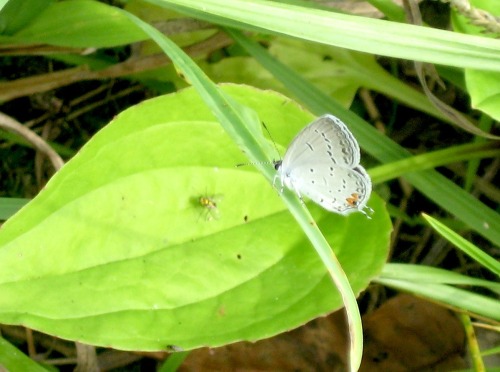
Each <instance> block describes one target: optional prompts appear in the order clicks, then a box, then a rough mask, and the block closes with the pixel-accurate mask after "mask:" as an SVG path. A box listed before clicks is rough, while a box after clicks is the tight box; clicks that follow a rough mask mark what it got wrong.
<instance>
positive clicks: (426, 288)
mask: <svg viewBox="0 0 500 372" xmlns="http://www.w3.org/2000/svg"><path fill="white" fill-rule="evenodd" d="M374 282H376V283H379V284H382V285H385V286H387V287H390V288H394V289H398V290H402V291H405V292H409V293H412V294H415V295H417V296H423V297H426V298H429V299H431V300H433V301H438V302H441V303H443V304H446V305H447V306H452V307H455V308H457V309H463V310H466V311H470V312H472V313H474V314H477V315H480V316H484V317H487V318H490V319H494V320H500V302H498V300H496V299H491V298H488V297H485V296H482V295H479V294H476V293H472V292H469V291H466V290H463V289H459V288H455V287H451V286H448V285H444V284H429V283H425V284H422V283H419V282H414V281H407V280H397V279H386V278H383V277H380V278H377V279H375V280H374Z"/></svg>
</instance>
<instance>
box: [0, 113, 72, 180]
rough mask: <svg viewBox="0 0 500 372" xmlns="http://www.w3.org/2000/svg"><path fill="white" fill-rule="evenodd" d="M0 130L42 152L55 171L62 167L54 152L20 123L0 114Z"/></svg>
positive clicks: (57, 155) (61, 162) (60, 160)
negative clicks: (11, 134) (11, 133)
mask: <svg viewBox="0 0 500 372" xmlns="http://www.w3.org/2000/svg"><path fill="white" fill-rule="evenodd" d="M0 128H2V129H5V130H7V131H9V132H14V133H16V134H18V135H20V136H21V137H23V138H24V139H25V140H27V141H28V142H29V143H31V144H32V145H33V147H34V148H35V149H37V150H38V151H40V152H42V153H43V154H44V155H46V156H47V157H48V158H49V160H50V162H51V163H52V165H53V167H54V168H55V169H56V171H57V170H59V169H61V167H62V166H63V165H64V161H63V160H62V158H61V157H60V156H59V154H58V153H57V152H55V151H54V150H53V149H52V148H51V147H50V146H49V145H48V144H47V142H45V141H44V140H43V138H41V137H40V136H39V135H38V134H36V133H35V132H33V131H32V130H31V129H28V128H26V127H25V126H24V125H22V124H21V123H20V122H18V121H17V120H15V119H14V118H12V117H10V116H8V115H6V114H4V113H2V112H0Z"/></svg>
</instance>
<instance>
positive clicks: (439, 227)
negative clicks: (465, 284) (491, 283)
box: [423, 214, 500, 276]
mask: <svg viewBox="0 0 500 372" xmlns="http://www.w3.org/2000/svg"><path fill="white" fill-rule="evenodd" d="M423 217H424V218H425V220H426V221H427V222H428V223H429V225H431V226H432V228H433V229H434V230H436V231H437V232H438V233H439V234H440V235H441V236H442V237H444V238H445V239H446V240H448V241H449V242H450V243H452V244H453V245H454V246H455V247H457V248H458V249H460V250H461V251H462V252H464V253H465V254H467V255H468V256H469V257H471V258H472V259H474V260H476V261H477V262H478V263H480V264H481V265H483V266H484V267H486V268H487V269H489V270H491V271H492V272H493V273H495V274H496V275H497V276H500V262H498V261H497V260H496V259H494V258H493V257H491V256H489V255H488V254H486V253H485V252H483V251H482V250H481V249H479V248H478V247H476V246H475V245H474V244H472V243H471V242H469V241H468V240H466V239H464V238H462V237H461V236H460V235H458V234H457V233H456V232H454V231H453V230H451V229H449V228H448V227H446V226H445V225H443V224H442V223H441V222H439V221H438V220H436V219H434V218H432V217H431V216H428V215H426V214H424V215H423Z"/></svg>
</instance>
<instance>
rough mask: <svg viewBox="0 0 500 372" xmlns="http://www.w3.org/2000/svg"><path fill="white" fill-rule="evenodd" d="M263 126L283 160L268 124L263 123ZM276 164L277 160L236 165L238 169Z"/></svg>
mask: <svg viewBox="0 0 500 372" xmlns="http://www.w3.org/2000/svg"><path fill="white" fill-rule="evenodd" d="M262 126H263V127H264V129H265V130H266V132H267V134H268V135H269V139H270V140H271V142H272V143H273V146H274V149H275V150H276V153H277V154H278V156H279V158H280V159H282V158H283V157H282V156H281V153H280V152H279V150H278V146H276V142H274V139H273V136H271V132H270V131H269V129H267V126H266V123H264V122H262ZM275 163H276V161H275V160H273V161H259V162H256V163H240V164H236V165H235V166H236V167H243V166H246V165H255V164H275Z"/></svg>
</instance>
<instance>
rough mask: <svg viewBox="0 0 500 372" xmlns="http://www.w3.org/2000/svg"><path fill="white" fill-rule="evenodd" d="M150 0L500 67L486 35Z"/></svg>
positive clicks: (306, 11) (450, 61)
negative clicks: (479, 35)
mask: <svg viewBox="0 0 500 372" xmlns="http://www.w3.org/2000/svg"><path fill="white" fill-rule="evenodd" d="M148 1H149V2H152V3H154V4H158V5H160V6H168V7H172V8H174V9H177V10H179V11H182V12H185V13H187V14H190V15H192V16H194V17H198V18H202V19H204V20H207V21H209V22H214V23H220V24H222V25H225V26H229V27H235V26H239V27H240V28H241V27H246V26H247V25H248V26H251V27H253V28H258V29H260V30H264V31H265V32H268V33H269V32H275V33H279V34H284V35H289V36H293V37H297V38H301V39H305V40H310V41H315V42H318V43H322V44H328V45H333V46H338V47H342V48H346V49H352V50H357V51H360V52H365V53H371V54H377V55H384V56H388V57H397V58H404V59H409V60H415V61H422V62H429V63H437V64H443V65H449V66H457V67H464V68H476V69H480V70H492V71H500V40H494V39H490V38H485V37H478V36H470V35H464V34H458V33H454V32H450V31H443V30H436V29H431V28H425V27H419V26H413V25H407V24H402V23H396V22H390V21H384V20H379V19H371V18H365V17H359V16H352V15H346V14H339V13H334V12H328V11H323V10H319V9H311V8H306V7H300V6H294V5H290V4H282V3H279V2H275V1H266V0H232V1H231V2H229V3H228V2H227V1H225V0H204V1H201V2H200V1H197V0H148ZM270 15H272V16H270ZM238 23H239V25H238Z"/></svg>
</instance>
